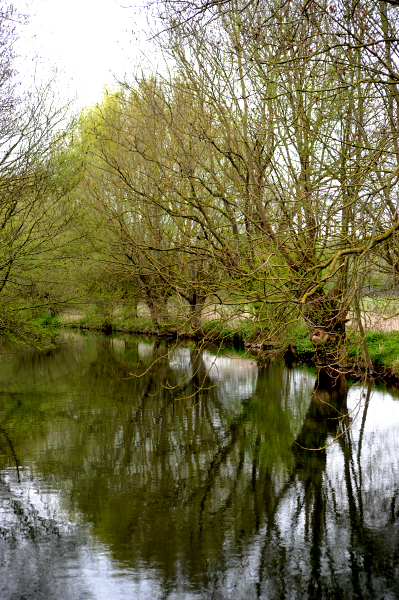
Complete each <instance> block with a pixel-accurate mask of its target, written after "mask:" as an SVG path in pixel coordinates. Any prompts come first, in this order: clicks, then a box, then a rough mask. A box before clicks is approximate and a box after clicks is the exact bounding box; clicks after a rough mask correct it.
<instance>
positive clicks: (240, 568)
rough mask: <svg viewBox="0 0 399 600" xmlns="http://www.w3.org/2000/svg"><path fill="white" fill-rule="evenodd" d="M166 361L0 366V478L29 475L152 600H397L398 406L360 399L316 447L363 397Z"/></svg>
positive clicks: (285, 373)
mask: <svg viewBox="0 0 399 600" xmlns="http://www.w3.org/2000/svg"><path fill="white" fill-rule="evenodd" d="M169 350H170V349H168V348H167V347H166V345H165V344H159V343H148V342H146V341H145V340H143V339H142V340H139V341H136V340H133V339H130V338H125V339H103V338H97V339H89V340H87V341H86V343H84V344H83V343H82V342H81V341H79V340H76V345H75V346H74V347H71V346H64V347H61V348H58V349H56V350H52V351H50V352H49V353H48V355H47V356H43V355H39V354H36V353H33V352H32V353H28V354H25V355H20V356H15V357H14V358H13V359H12V360H10V361H8V362H3V363H1V364H0V386H1V391H2V401H1V402H2V404H1V413H0V414H1V422H0V426H1V428H2V429H1V431H2V432H5V434H4V435H1V436H0V452H1V456H2V458H1V464H2V468H3V472H5V471H4V469H7V468H10V467H11V466H14V467H15V464H16V462H15V461H16V460H18V461H19V462H18V464H19V465H20V466H21V467H22V468H24V469H26V468H27V467H29V469H30V470H31V473H32V474H33V478H32V484H31V485H32V486H39V485H43V482H45V483H46V485H51V488H52V492H53V493H56V494H57V495H58V497H59V498H60V499H61V500H60V502H61V503H62V505H63V507H64V510H66V511H67V513H68V514H69V515H70V516H71V518H74V519H76V518H80V519H83V521H84V522H85V523H89V524H90V525H91V526H92V530H93V532H94V536H95V539H96V540H97V541H98V542H101V543H102V544H105V546H106V547H107V548H108V549H109V552H110V555H111V556H112V557H113V559H114V560H116V561H117V562H118V564H119V565H126V568H129V569H133V571H134V573H135V575H134V577H135V578H136V579H140V578H141V579H143V578H144V579H145V577H146V576H147V575H146V573H149V572H150V571H151V573H153V572H154V569H155V570H156V573H157V580H158V585H159V588H158V589H159V590H161V591H160V592H159V597H168V594H172V593H177V594H178V597H186V596H187V597H188V595H189V594H193V597H203V598H233V597H234V598H244V597H245V598H316V597H317V598H335V597H337V598H338V597H339V598H356V597H358V598H375V597H395V596H397V595H399V587H398V585H399V573H398V568H399V564H398V549H399V544H398V539H399V538H398V507H397V494H398V481H399V479H398V467H397V460H396V459H397V456H398V447H397V444H398V443H399V442H398V441H397V440H399V435H398V433H399V432H398V429H399V422H398V420H396V421H395V417H399V411H398V409H397V408H396V407H397V405H398V403H397V402H396V401H395V400H394V399H393V398H392V397H390V396H389V397H388V395H387V394H385V396H384V395H383V393H382V392H375V393H374V395H372V396H370V391H371V390H368V392H367V390H366V393H368V396H367V397H366V398H363V399H362V407H361V409H360V412H359V415H358V418H357V419H356V420H355V422H354V423H353V424H352V425H351V427H349V428H348V429H347V430H346V431H345V432H344V433H343V435H341V437H339V438H338V440H337V441H336V442H335V443H334V444H333V445H332V446H331V447H328V448H327V449H323V450H317V451H310V450H307V449H306V448H322V447H324V446H325V445H326V444H328V443H329V442H330V441H331V440H332V439H333V438H334V437H335V436H336V434H337V431H338V427H339V426H340V427H341V431H343V430H344V429H345V427H346V426H347V425H348V424H349V421H348V418H347V419H346V420H344V421H342V420H340V419H339V418H338V419H337V416H339V415H340V414H347V413H348V407H349V409H351V408H352V407H353V406H354V404H356V402H357V401H358V400H359V397H360V395H361V394H362V390H361V388H358V387H352V388H350V389H349V393H348V390H347V382H346V380H345V379H338V380H337V382H336V385H335V386H333V387H331V385H330V382H326V381H324V380H323V379H322V378H319V379H318V381H316V377H315V374H314V373H313V372H312V371H310V370H300V369H292V370H289V369H287V368H286V367H285V366H283V365H282V364H273V365H269V366H268V367H266V368H265V369H263V370H261V371H258V368H257V366H256V364H255V363H254V361H252V360H251V359H250V358H248V357H246V358H241V359H240V358H239V357H238V356H237V355H235V354H234V353H233V352H231V353H227V354H225V355H223V356H221V355H219V356H216V355H214V354H212V351H210V350H206V349H199V348H198V347H194V346H192V347H190V346H186V347H177V348H174V349H172V351H170V352H169ZM132 373H133V375H132ZM136 375H140V376H139V377H137V376H136ZM370 398H371V400H370V403H368V402H367V401H368V400H369V399H370ZM373 406H375V407H376V410H377V413H376V410H375V409H373ZM370 407H371V408H370ZM368 411H369V412H368ZM370 411H373V417H372V419H371V417H370ZM378 411H379V412H378ZM382 411H388V412H390V416H389V417H388V421H389V427H388V424H387V420H386V419H385V421H384V419H382V421H381V418H382V417H381V415H382V414H383V413H382ZM384 414H385V413H384ZM379 415H380V416H379ZM380 417H381V418H380ZM340 423H341V425H340ZM11 447H12V448H11ZM40 481H41V482H42V483H40ZM7 510H8V512H10V510H11V512H12V508H9V507H8V509H7ZM16 518H17V517H16ZM21 519H22V518H21ZM22 521H23V519H22V520H21V528H22ZM17 522H19V521H18V518H17ZM21 530H22V529H21ZM60 535H61V538H62V534H60ZM57 543H58V544H59V543H60V542H59V537H58V542H57ZM127 572H128V571H126V573H127ZM130 572H131V571H129V573H130ZM126 576H128V575H126ZM148 577H149V575H148ZM155 596H156V597H158V593H157V594H155Z"/></svg>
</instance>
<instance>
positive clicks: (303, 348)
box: [288, 324, 315, 359]
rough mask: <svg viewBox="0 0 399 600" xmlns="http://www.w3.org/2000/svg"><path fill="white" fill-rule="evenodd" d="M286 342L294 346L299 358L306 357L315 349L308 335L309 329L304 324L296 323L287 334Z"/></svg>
mask: <svg viewBox="0 0 399 600" xmlns="http://www.w3.org/2000/svg"><path fill="white" fill-rule="evenodd" d="M288 343H290V344H291V345H292V346H295V348H296V351H297V354H298V357H299V358H304V359H305V358H308V357H309V356H311V355H312V354H313V352H314V350H315V347H314V345H313V343H312V342H311V340H310V337H309V329H308V327H305V326H304V325H301V324H297V325H295V326H294V327H293V330H292V333H291V334H290V335H289V336H288Z"/></svg>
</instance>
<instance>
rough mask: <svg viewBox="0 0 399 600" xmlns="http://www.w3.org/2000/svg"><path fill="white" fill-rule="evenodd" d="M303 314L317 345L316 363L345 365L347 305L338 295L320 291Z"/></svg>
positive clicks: (312, 339) (321, 364) (313, 340)
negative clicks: (333, 295) (341, 301)
mask: <svg viewBox="0 0 399 600" xmlns="http://www.w3.org/2000/svg"><path fill="white" fill-rule="evenodd" d="M303 314H304V317H305V319H306V321H307V324H308V326H309V328H310V339H311V341H312V342H313V344H314V346H315V361H316V364H317V365H318V366H327V365H331V366H343V365H345V364H346V363H347V355H346V344H345V342H346V331H345V326H346V322H347V318H346V316H347V310H346V307H345V306H343V305H342V304H341V303H340V302H339V300H337V299H336V297H331V296H328V295H326V294H324V293H319V294H317V295H314V296H312V298H311V300H310V301H309V303H308V305H307V307H306V309H305V310H304V313H303Z"/></svg>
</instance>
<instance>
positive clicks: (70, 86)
mask: <svg viewBox="0 0 399 600" xmlns="http://www.w3.org/2000/svg"><path fill="white" fill-rule="evenodd" d="M144 3H145V0H126V1H125V2H124V0H120V1H118V2H117V1H116V0H68V2H65V0H64V1H62V0H58V1H57V0H15V1H14V2H13V6H14V7H15V8H16V9H17V10H18V11H19V12H20V13H22V14H25V15H27V17H28V22H27V24H26V25H24V26H18V28H17V31H18V33H19V40H18V42H17V44H16V46H15V50H16V52H17V54H18V58H17V60H16V68H17V69H18V71H19V73H20V78H21V79H22V81H23V83H24V84H25V85H26V86H27V87H29V85H31V81H32V77H33V75H35V77H36V79H37V80H38V81H39V82H40V81H42V82H43V83H46V81H48V80H50V79H51V77H52V75H53V72H54V69H56V70H57V75H56V88H57V92H58V93H59V95H60V97H61V98H62V99H64V100H71V99H72V98H74V97H76V101H75V108H77V109H79V108H83V107H84V106H90V105H93V104H95V103H96V102H97V101H98V100H99V99H100V98H101V93H102V90H103V88H104V86H105V85H108V86H112V85H113V83H114V81H115V79H114V76H116V77H117V78H119V79H123V78H124V76H125V74H126V75H127V77H128V78H129V74H131V73H133V72H134V71H135V68H136V66H137V65H138V64H139V63H141V62H142V61H144V59H145V57H146V56H147V57H148V56H149V55H151V52H152V50H153V48H154V44H153V42H151V41H150V39H149V38H150V35H149V33H148V26H147V21H146V14H145V9H144Z"/></svg>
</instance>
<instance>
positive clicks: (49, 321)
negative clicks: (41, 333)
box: [38, 315, 61, 327]
mask: <svg viewBox="0 0 399 600" xmlns="http://www.w3.org/2000/svg"><path fill="white" fill-rule="evenodd" d="M38 323H39V325H42V326H45V327H60V325H61V323H60V319H59V317H52V316H51V315H43V316H41V317H39V318H38Z"/></svg>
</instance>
